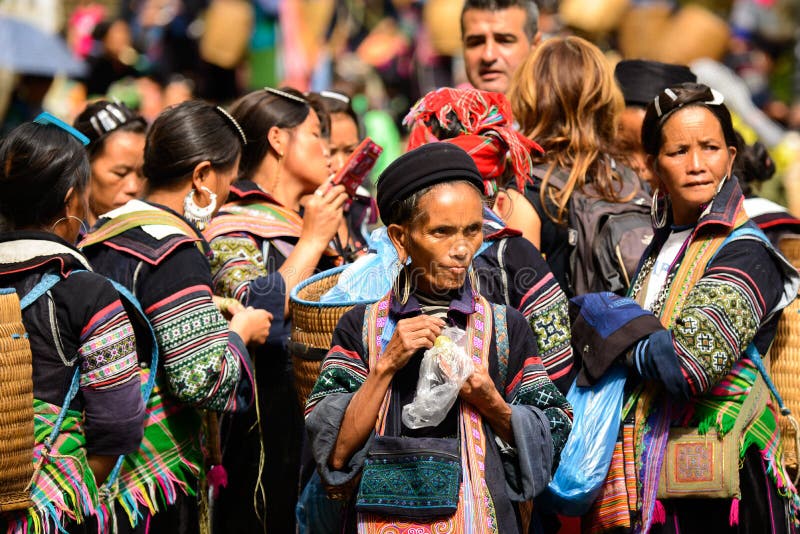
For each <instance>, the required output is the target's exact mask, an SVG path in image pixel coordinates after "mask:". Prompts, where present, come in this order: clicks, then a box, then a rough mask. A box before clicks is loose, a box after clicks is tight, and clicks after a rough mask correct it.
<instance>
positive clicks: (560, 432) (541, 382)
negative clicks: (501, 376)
mask: <svg viewBox="0 0 800 534" xmlns="http://www.w3.org/2000/svg"><path fill="white" fill-rule="evenodd" d="M509 312H511V310H509ZM513 315H514V314H512V313H509V314H508V317H509V322H508V334H509V340H510V342H511V346H510V352H509V373H508V377H507V379H506V385H505V391H504V393H505V398H506V399H507V401H508V402H509V404H520V405H528V406H533V407H534V408H538V409H539V410H541V411H542V412H543V413H544V415H545V416H546V417H547V420H548V422H549V425H550V435H551V438H552V440H553V469H554V470H555V468H556V466H557V465H558V459H559V458H560V456H561V449H562V448H563V447H564V444H565V443H566V441H567V436H568V435H569V432H570V430H571V429H572V407H571V406H570V404H569V402H568V401H567V399H566V397H565V396H564V395H563V394H562V393H561V392H560V391H559V390H558V388H556V386H555V385H554V384H553V382H552V381H551V380H550V377H549V376H548V374H547V372H546V371H545V368H544V366H543V365H542V360H541V358H539V357H538V356H536V354H535V352H534V351H535V346H534V344H533V341H532V339H531V338H532V336H531V334H530V331H529V330H527V325H525V323H524V319H523V318H522V317H519V323H520V325H519V326H517V325H516V323H517V321H516V320H514V318H513Z"/></svg>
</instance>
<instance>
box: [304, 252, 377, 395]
mask: <svg viewBox="0 0 800 534" xmlns="http://www.w3.org/2000/svg"><path fill="white" fill-rule="evenodd" d="M346 267H347V266H344V265H343V266H341V267H336V268H334V269H330V270H328V271H324V272H321V273H319V274H316V275H314V276H312V277H311V278H309V279H308V280H305V281H303V282H302V283H300V284H298V285H297V287H295V288H294V289H293V290H292V293H291V295H290V297H289V307H290V310H291V313H292V336H291V340H290V342H289V352H290V353H291V355H292V367H293V368H294V381H295V388H296V389H297V400H298V401H299V402H300V405H301V406H305V404H306V399H308V396H309V395H310V394H311V390H312V389H314V383H316V381H317V377H318V376H319V371H320V367H321V366H322V360H323V359H324V358H325V354H327V352H328V349H329V348H330V346H331V339H332V338H333V331H334V329H335V328H336V324H337V323H338V322H339V319H340V318H341V317H342V315H344V314H345V313H346V312H347V311H349V310H351V309H352V308H353V307H354V306H356V305H357V304H366V303H367V302H369V301H358V302H343V303H337V304H330V303H325V304H323V303H320V302H319V299H320V297H321V296H322V295H324V294H325V293H326V292H327V291H328V290H329V289H331V288H332V287H333V286H335V285H336V282H337V281H338V280H339V275H340V274H341V273H342V271H343V270H344V269H345V268H346Z"/></svg>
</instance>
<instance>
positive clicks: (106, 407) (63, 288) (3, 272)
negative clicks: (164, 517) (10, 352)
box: [0, 231, 145, 532]
mask: <svg viewBox="0 0 800 534" xmlns="http://www.w3.org/2000/svg"><path fill="white" fill-rule="evenodd" d="M74 271H90V267H89V263H88V262H87V261H86V259H85V258H84V257H83V256H82V255H81V254H80V253H79V252H78V251H77V250H76V249H75V248H73V247H72V246H70V245H68V244H67V243H66V242H65V241H63V240H61V239H59V238H58V237H56V236H54V235H53V234H49V233H44V232H33V231H27V232H13V233H6V234H0V287H13V288H14V289H15V290H16V291H17V294H18V295H19V296H20V298H22V296H24V295H26V294H27V293H28V292H29V291H30V290H31V289H32V288H33V287H34V286H35V285H36V284H37V283H38V282H39V280H40V279H41V277H42V276H43V275H44V274H45V273H54V274H58V275H59V276H60V277H63V279H62V280H61V281H60V282H58V283H57V284H56V285H54V286H53V287H52V288H51V289H50V290H49V291H48V292H47V293H45V294H44V295H42V296H41V297H40V298H39V299H37V300H36V301H35V302H34V303H33V304H31V305H30V306H29V307H28V308H26V309H25V310H23V313H22V321H23V324H24V325H25V329H26V331H27V333H28V336H29V340H30V344H31V352H32V355H33V375H32V377H33V394H34V414H35V417H34V439H35V443H36V445H35V449H34V451H32V452H33V456H32V458H31V461H32V462H33V463H34V465H37V466H38V467H37V469H38V474H37V476H36V479H35V483H34V484H33V485H32V487H31V499H32V501H33V504H34V506H33V507H32V508H29V509H28V510H25V511H21V512H16V513H13V512H12V513H10V514H0V524H4V526H5V528H6V529H7V531H8V532H51V531H52V532H55V531H56V530H57V528H63V524H64V522H65V521H66V520H71V521H78V522H82V521H84V520H85V519H86V517H87V516H89V515H92V514H94V513H95V511H96V509H97V507H98V504H99V495H98V489H97V484H96V482H95V480H94V476H93V475H92V473H91V471H90V469H89V465H88V461H87V455H88V454H101V455H106V456H112V457H113V456H116V455H120V454H127V453H130V452H133V451H135V450H136V449H137V448H138V447H139V443H140V441H141V440H142V434H143V427H144V419H145V408H144V402H143V400H142V395H141V391H140V382H139V372H138V370H139V366H138V358H137V344H136V337H135V334H134V328H133V326H132V324H131V322H130V320H129V318H128V315H127V313H126V311H125V308H124V307H123V304H122V302H121V301H120V297H119V295H118V294H117V292H116V290H115V289H114V287H113V286H112V285H111V283H109V282H108V280H106V279H105V278H103V277H102V276H98V275H97V274H95V273H93V272H74ZM76 366H77V367H78V368H79V369H80V375H79V376H80V378H79V390H78V394H77V395H76V396H75V397H74V398H73V400H72V402H71V403H70V404H69V406H67V407H66V410H67V411H66V414H65V415H66V417H65V418H64V421H63V422H62V423H61V425H60V430H61V431H60V433H59V435H58V438H57V439H56V441H55V442H54V446H53V450H52V453H53V454H54V455H56V457H58V458H60V459H59V460H58V461H47V460H45V461H43V462H39V461H38V458H40V457H41V456H43V455H46V452H45V449H44V445H43V443H44V440H45V438H47V437H48V436H49V434H50V431H51V429H52V428H53V426H54V425H55V423H56V420H57V417H58V415H59V414H60V413H61V408H62V405H63V403H64V399H65V396H66V393H67V390H68V389H69V387H70V383H71V381H72V377H73V374H74V372H75V368H76ZM0 528H2V527H0Z"/></svg>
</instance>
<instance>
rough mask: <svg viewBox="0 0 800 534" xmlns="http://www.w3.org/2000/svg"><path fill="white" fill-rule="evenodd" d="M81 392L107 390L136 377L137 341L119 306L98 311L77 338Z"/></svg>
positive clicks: (118, 304)
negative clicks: (83, 390)
mask: <svg viewBox="0 0 800 534" xmlns="http://www.w3.org/2000/svg"><path fill="white" fill-rule="evenodd" d="M78 353H79V354H80V356H81V376H80V386H81V388H90V389H95V390H103V389H109V388H113V387H116V386H119V385H121V384H124V383H126V382H129V381H131V380H135V378H136V377H137V376H138V373H137V370H138V369H139V366H138V359H137V355H136V337H135V335H134V333H133V326H132V325H131V323H130V321H129V320H128V315H127V314H126V313H125V309H124V308H123V307H122V302H120V300H119V299H116V300H115V301H114V302H112V303H111V304H109V305H107V306H105V307H104V308H103V309H101V310H99V311H97V313H95V314H94V315H93V316H92V318H91V319H90V320H89V322H88V323H87V324H86V325H85V326H84V328H83V331H82V332H81V335H80V348H79V349H78Z"/></svg>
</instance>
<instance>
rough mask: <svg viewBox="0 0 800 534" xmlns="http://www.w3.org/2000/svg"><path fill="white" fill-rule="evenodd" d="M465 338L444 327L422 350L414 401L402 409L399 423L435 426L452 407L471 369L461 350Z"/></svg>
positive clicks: (414, 425) (455, 331)
mask: <svg viewBox="0 0 800 534" xmlns="http://www.w3.org/2000/svg"><path fill="white" fill-rule="evenodd" d="M466 337H467V336H466V332H464V330H462V329H460V328H457V327H453V326H448V327H447V328H445V329H444V330H442V333H441V335H440V336H439V337H437V338H436V341H435V343H434V345H433V347H431V348H430V349H428V350H426V351H425V355H424V356H423V357H422V363H421V364H420V367H419V380H418V381H417V392H416V394H415V395H414V401H413V402H411V404H406V405H405V406H403V424H405V425H406V426H407V427H408V428H422V427H426V426H436V425H438V424H439V423H441V422H442V421H443V420H444V418H445V416H446V415H447V412H449V411H450V408H452V407H453V404H454V403H455V402H456V399H457V398H458V391H459V390H460V389H461V386H462V385H464V382H465V381H466V380H467V378H469V375H471V374H472V371H473V369H474V368H473V366H472V359H471V358H470V356H469V353H468V352H467V350H466V347H465V344H466V341H467V339H466Z"/></svg>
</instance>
